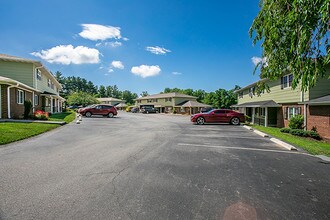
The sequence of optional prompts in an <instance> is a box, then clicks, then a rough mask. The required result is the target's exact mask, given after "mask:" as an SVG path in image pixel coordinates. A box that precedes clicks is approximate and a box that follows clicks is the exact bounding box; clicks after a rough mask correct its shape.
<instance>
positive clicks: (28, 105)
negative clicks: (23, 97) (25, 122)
mask: <svg viewBox="0 0 330 220" xmlns="http://www.w3.org/2000/svg"><path fill="white" fill-rule="evenodd" d="M31 110H32V103H31V102H30V101H24V118H25V119H27V118H29V115H30V112H31Z"/></svg>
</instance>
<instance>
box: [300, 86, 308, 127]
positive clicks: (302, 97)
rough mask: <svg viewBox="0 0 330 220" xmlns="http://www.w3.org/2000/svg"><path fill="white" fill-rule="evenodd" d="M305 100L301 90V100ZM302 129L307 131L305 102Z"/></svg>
mask: <svg viewBox="0 0 330 220" xmlns="http://www.w3.org/2000/svg"><path fill="white" fill-rule="evenodd" d="M304 101H305V93H304V92H303V91H302V92H301V102H304ZM304 130H305V131H307V104H304Z"/></svg>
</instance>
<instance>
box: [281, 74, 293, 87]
mask: <svg viewBox="0 0 330 220" xmlns="http://www.w3.org/2000/svg"><path fill="white" fill-rule="evenodd" d="M292 80H293V75H292V74H288V75H285V76H282V77H281V89H285V88H291V86H292Z"/></svg>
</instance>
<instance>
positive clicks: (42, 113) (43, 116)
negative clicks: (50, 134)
mask: <svg viewBox="0 0 330 220" xmlns="http://www.w3.org/2000/svg"><path fill="white" fill-rule="evenodd" d="M34 118H35V119H39V120H48V118H49V114H48V112H45V111H42V110H37V111H35V112H34Z"/></svg>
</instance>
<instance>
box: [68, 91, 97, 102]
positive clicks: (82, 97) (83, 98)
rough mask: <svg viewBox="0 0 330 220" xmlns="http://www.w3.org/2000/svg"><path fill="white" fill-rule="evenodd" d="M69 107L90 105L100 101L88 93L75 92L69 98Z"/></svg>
mask: <svg viewBox="0 0 330 220" xmlns="http://www.w3.org/2000/svg"><path fill="white" fill-rule="evenodd" d="M67 103H68V104H69V105H83V106H86V105H90V104H97V103H99V102H98V100H97V99H96V98H95V97H94V96H93V95H91V94H89V93H86V92H82V91H79V92H73V93H71V94H70V95H69V96H68V98H67Z"/></svg>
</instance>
